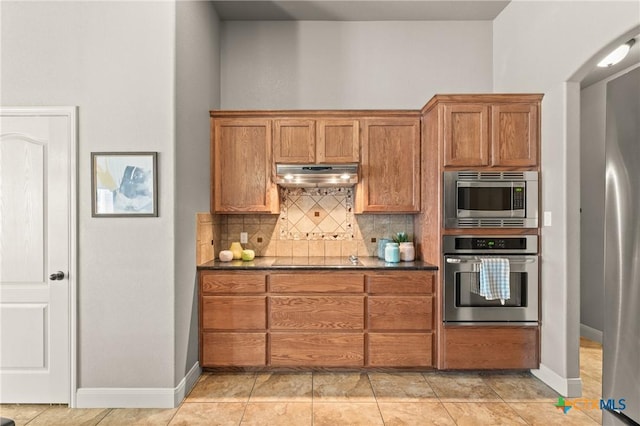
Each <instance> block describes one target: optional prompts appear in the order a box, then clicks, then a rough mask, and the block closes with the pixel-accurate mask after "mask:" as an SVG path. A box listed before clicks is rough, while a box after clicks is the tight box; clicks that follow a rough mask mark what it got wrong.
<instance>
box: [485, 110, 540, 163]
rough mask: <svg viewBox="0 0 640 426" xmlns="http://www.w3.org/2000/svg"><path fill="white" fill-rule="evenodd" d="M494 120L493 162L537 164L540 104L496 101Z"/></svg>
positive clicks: (492, 132) (493, 111)
mask: <svg viewBox="0 0 640 426" xmlns="http://www.w3.org/2000/svg"><path fill="white" fill-rule="evenodd" d="M491 123H492V124H491V140H492V151H491V157H492V159H491V162H492V165H496V166H515V167H528V166H535V165H537V164H538V107H537V105H535V104H507V105H493V106H492V107H491Z"/></svg>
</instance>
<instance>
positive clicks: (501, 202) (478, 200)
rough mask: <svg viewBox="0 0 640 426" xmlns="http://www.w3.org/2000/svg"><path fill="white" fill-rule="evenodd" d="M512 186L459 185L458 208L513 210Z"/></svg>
mask: <svg viewBox="0 0 640 426" xmlns="http://www.w3.org/2000/svg"><path fill="white" fill-rule="evenodd" d="M511 204H512V203H511V187H499V186H494V187H490V186H481V187H468V186H461V187H458V210H487V211H501V210H511Z"/></svg>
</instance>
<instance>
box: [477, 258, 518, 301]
mask: <svg viewBox="0 0 640 426" xmlns="http://www.w3.org/2000/svg"><path fill="white" fill-rule="evenodd" d="M480 262H481V263H480V296H482V297H484V298H485V299H487V300H494V299H500V303H502V304H503V305H504V301H505V300H509V298H510V297H511V289H510V286H509V272H510V271H509V259H503V258H499V257H483V258H481V259H480Z"/></svg>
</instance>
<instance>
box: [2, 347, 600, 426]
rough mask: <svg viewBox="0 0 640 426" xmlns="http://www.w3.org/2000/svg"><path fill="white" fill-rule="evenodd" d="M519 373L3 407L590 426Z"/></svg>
mask: <svg viewBox="0 0 640 426" xmlns="http://www.w3.org/2000/svg"><path fill="white" fill-rule="evenodd" d="M580 357H581V368H580V370H581V376H582V380H583V389H584V390H583V398H594V399H599V398H600V388H601V381H602V368H601V365H602V346H601V345H599V344H597V343H594V342H591V341H588V340H585V339H582V340H581V345H580ZM557 400H558V394H557V393H556V392H555V391H553V390H552V389H551V388H549V387H547V386H546V385H545V384H544V383H542V382H541V381H539V380H538V379H536V378H535V377H533V376H531V375H530V374H528V373H525V372H516V373H514V372H496V371H491V372H438V371H433V372H425V373H381V372H372V373H368V374H367V373H359V372H355V373H317V372H314V373H310V372H301V373H237V374H211V373H204V374H203V375H202V376H201V378H200V380H199V381H198V383H197V385H196V386H195V388H194V389H193V390H192V392H191V393H190V394H189V395H188V397H187V398H186V399H185V400H184V402H183V403H182V404H181V405H180V407H178V408H174V409H69V408H67V407H66V406H59V405H57V406H55V405H54V406H51V405H0V415H2V416H3V417H9V418H13V419H14V420H15V422H16V425H19V426H20V425H29V426H35V425H46V426H55V425H100V426H104V425H171V426H174V425H189V426H191V425H269V426H273V425H295V426H298V425H314V426H324V425H331V426H336V425H366V426H374V425H421V426H422V425H518V424H522V425H553V424H562V425H596V424H601V423H602V415H601V413H600V410H578V409H572V410H570V411H569V412H568V413H567V414H564V413H563V412H562V411H561V410H559V409H557V408H556V407H555V405H554V404H555V403H556V402H557Z"/></svg>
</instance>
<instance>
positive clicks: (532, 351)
mask: <svg viewBox="0 0 640 426" xmlns="http://www.w3.org/2000/svg"><path fill="white" fill-rule="evenodd" d="M538 339H539V329H538V327H491V326H483V327H465V326H461V327H447V328H445V329H444V342H445V343H444V368H445V369H460V370H463V369H473V370H480V369H530V368H538V367H539V366H540V357H539V344H538Z"/></svg>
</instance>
